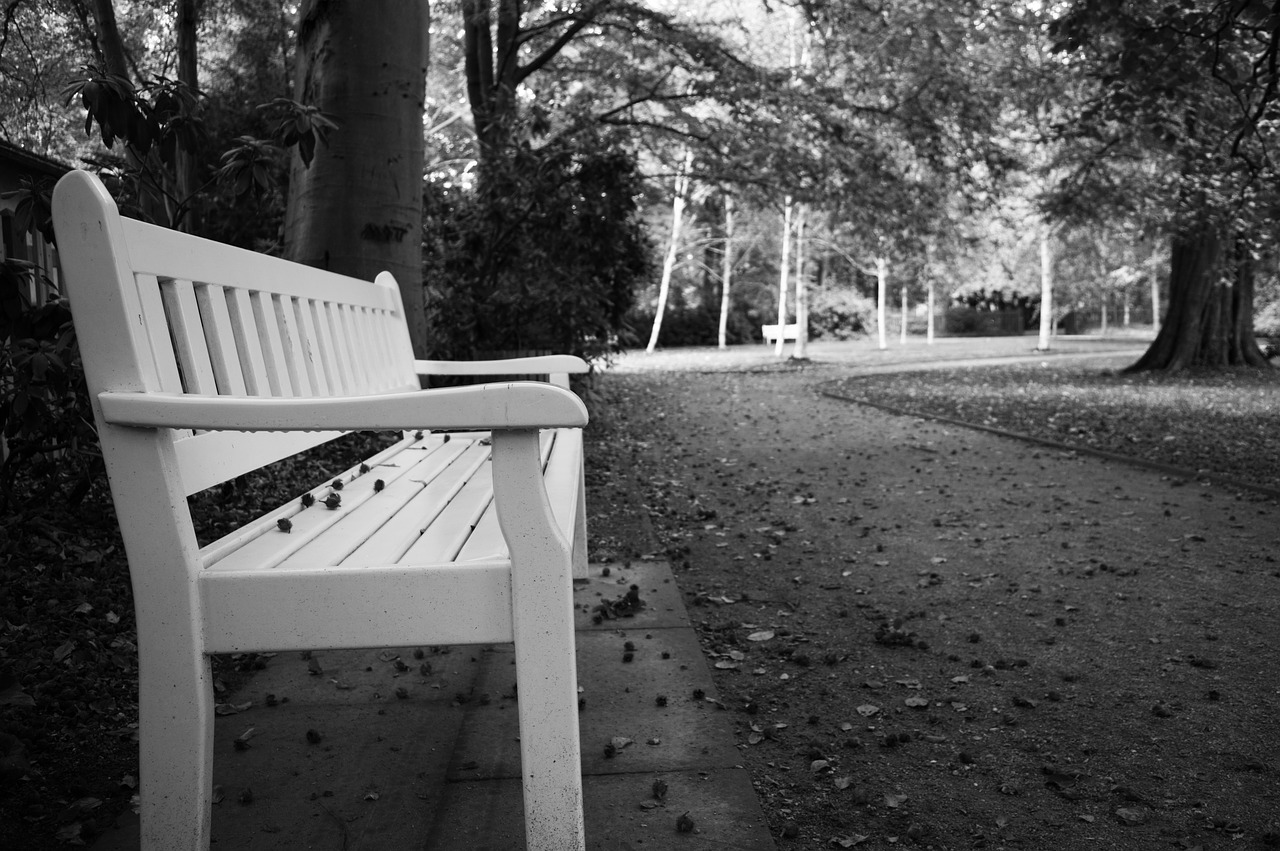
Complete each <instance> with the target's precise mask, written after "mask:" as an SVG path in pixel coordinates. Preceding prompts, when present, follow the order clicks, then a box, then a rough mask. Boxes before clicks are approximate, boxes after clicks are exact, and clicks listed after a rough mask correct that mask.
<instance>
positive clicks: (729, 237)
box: [719, 195, 733, 349]
mask: <svg viewBox="0 0 1280 851" xmlns="http://www.w3.org/2000/svg"><path fill="white" fill-rule="evenodd" d="M732 275H733V196H731V195H726V196H724V260H723V265H722V266H721V272H720V337H719V342H720V348H722V349H723V348H726V347H727V346H728V336H729V280H730V278H731V277H732Z"/></svg>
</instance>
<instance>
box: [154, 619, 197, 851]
mask: <svg viewBox="0 0 1280 851" xmlns="http://www.w3.org/2000/svg"><path fill="white" fill-rule="evenodd" d="M140 630H141V628H140ZM165 643H166V642H163V641H155V640H153V641H151V642H150V644H151V645H152V646H150V647H146V646H143V640H142V638H141V637H140V638H139V650H140V653H139V659H140V671H139V687H138V739H139V751H140V753H139V760H140V771H139V774H140V777H139V785H140V787H141V797H142V851H179V849H181V851H206V849H208V847H209V826H210V820H211V818H212V814H211V806H212V804H213V676H212V672H211V670H210V666H209V658H208V657H207V656H205V655H203V654H202V653H200V652H199V651H198V649H196V648H194V647H192V646H191V645H190V644H188V645H187V646H186V647H175V646H174V642H173V641H169V642H167V644H168V645H169V646H163V645H164V644H165Z"/></svg>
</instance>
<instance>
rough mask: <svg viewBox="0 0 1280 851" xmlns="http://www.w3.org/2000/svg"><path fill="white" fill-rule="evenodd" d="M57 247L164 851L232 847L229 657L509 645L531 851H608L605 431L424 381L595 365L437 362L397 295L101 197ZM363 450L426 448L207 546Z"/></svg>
mask: <svg viewBox="0 0 1280 851" xmlns="http://www.w3.org/2000/svg"><path fill="white" fill-rule="evenodd" d="M54 224H55V228H56V231H57V235H58V247H59V254H60V257H61V262H62V267H63V272H64V277H65V280H66V287H67V289H68V295H69V299H70V303H71V308H72V316H73V319H74V321H75V324H76V332H77V337H78V340H79V345H80V349H81V354H82V358H83V362H84V365H85V373H86V378H87V382H88V386H89V392H90V398H91V399H92V401H93V406H94V417H95V421H96V423H97V427H98V433H99V439H100V442H101V445H102V451H103V457H104V460H105V462H106V467H107V474H108V478H109V480H110V484H111V491H112V498H113V502H114V504H115V507H116V513H117V517H118V520H119V523H120V528H121V533H122V536H123V538H124V543H125V549H126V553H127V556H128V560H129V571H130V577H131V580H132V585H133V590H134V602H135V609H136V615H137V624H138V653H139V679H140V681H139V740H140V761H141V776H140V790H141V800H142V809H141V812H142V846H143V848H144V849H149V850H150V849H198V851H204V849H207V848H208V846H209V841H210V806H211V804H212V744H213V720H214V715H213V688H212V677H211V673H210V663H209V656H210V654H213V653H224V652H240V651H266V650H288V649H324V648H361V647H382V646H405V645H412V644H448V643H457V644H466V643H487V642H507V641H511V642H514V644H515V654H516V679H517V689H518V694H519V713H520V725H521V757H522V772H523V775H524V803H525V827H526V838H527V843H528V847H529V848H531V849H557V851H560V849H574V848H583V847H584V844H585V842H584V836H583V828H582V783H581V767H580V747H579V742H578V729H577V682H576V672H575V658H574V641H573V601H572V576H573V574H574V572H575V570H576V571H577V572H579V573H582V572H583V571H585V563H586V548H585V547H586V545H585V507H584V503H583V480H582V433H581V428H582V427H583V426H584V425H585V424H586V421H587V416H586V409H585V408H584V407H583V405H582V403H581V401H580V400H579V399H578V398H577V397H576V396H575V395H573V394H572V393H570V392H569V391H568V390H567V389H565V387H566V386H567V379H566V378H565V377H564V376H560V377H558V378H555V379H554V381H555V383H554V384H553V383H535V382H517V383H496V384H485V385H479V386H474V387H459V388H444V389H435V390H420V389H419V387H420V383H419V377H418V373H419V370H421V371H423V372H427V373H435V374H441V373H442V372H443V373H450V374H457V373H456V372H455V371H458V372H461V371H462V370H466V371H467V374H481V375H484V374H488V375H494V374H511V373H520V374H528V373H547V374H555V373H567V372H577V371H584V370H585V368H586V366H585V364H583V363H582V361H580V360H579V359H577V358H569V357H564V356H550V357H542V358H533V359H527V360H519V361H515V362H511V361H495V362H489V363H479V364H471V365H470V366H469V367H462V366H459V365H457V364H454V363H452V362H440V361H435V362H432V361H415V359H414V358H413V354H412V350H411V347H410V344H409V336H408V331H407V326H406V323H405V318H404V309H403V306H402V303H401V300H400V296H399V290H398V288H397V286H396V283H395V281H394V280H393V279H392V278H391V277H390V276H389V275H386V274H384V275H381V276H379V277H378V279H377V280H376V281H374V282H368V281H360V280H356V279H352V278H347V277H343V276H339V275H335V274H332V273H329V272H325V271H322V270H317V269H312V268H309V267H304V266H299V265H296V264H293V263H288V262H286V261H284V260H280V259H278V258H272V257H267V256H264V255H259V254H255V253H253V252H249V251H243V250H240V249H236V248H232V247H230V246H225V245H221V244H218V243H214V242H210V241H208V240H203V239H198V238H196V237H192V236H190V235H186V234H180V233H177V232H174V231H170V230H166V229H163V228H158V227H154V226H151V225H147V224H143V223H140V222H134V221H131V220H128V219H124V218H122V217H121V216H120V215H119V212H118V210H117V209H116V206H115V204H114V202H113V201H112V200H111V198H110V197H109V196H108V195H107V193H106V191H105V189H104V188H103V186H102V184H101V183H100V182H99V181H98V180H97V179H96V178H94V177H92V176H91V175H88V174H86V173H84V172H73V173H71V174H69V175H67V176H66V177H64V178H63V179H62V181H61V182H60V183H59V185H58V187H57V189H56V191H55V193H54ZM557 384H558V385H560V386H556V385H557ZM357 429H360V430H364V429H369V430H385V431H400V432H403V433H404V435H405V436H404V438H403V439H402V440H400V441H399V442H397V443H396V444H395V445H393V446H391V447H390V448H388V449H386V450H385V451H383V452H380V453H379V454H377V455H375V456H374V457H373V458H370V459H367V460H366V462H365V463H364V464H363V465H361V466H359V467H355V468H353V469H351V470H348V471H346V472H344V473H342V474H340V475H339V476H336V477H335V478H336V479H337V480H338V481H339V482H340V484H341V487H340V488H339V487H338V486H336V485H335V484H334V479H326V480H325V481H323V482H320V483H318V484H317V487H315V488H314V489H312V490H311V491H310V492H309V496H310V499H309V500H307V501H308V502H309V503H310V504H309V505H305V506H304V504H303V500H302V498H301V495H298V498H295V499H292V500H290V501H289V502H288V503H287V504H285V505H283V506H281V507H279V508H278V509H276V510H275V511H272V512H269V513H267V514H265V515H264V516H262V517H261V518H259V519H257V520H255V521H252V522H250V523H248V524H246V525H245V526H243V527H242V528H240V529H238V530H236V531H234V532H232V533H231V534H229V535H227V536H226V537H224V538H222V539H221V540H219V541H215V542H213V543H212V544H209V545H208V546H206V547H204V548H201V547H200V546H198V544H197V542H196V538H195V533H194V526H193V523H192V518H191V515H190V512H189V508H188V501H187V497H188V496H189V495H191V494H193V493H196V492H199V491H201V490H204V489H206V488H208V487H212V486H214V485H216V484H218V483H220V482H223V481H227V480H228V479H231V478H234V477H236V476H239V475H242V474H244V473H247V472H250V471H252V470H256V469H258V468H260V467H263V466H265V465H268V464H271V463H273V462H275V461H278V460H280V459H282V458H284V457H287V456H290V455H293V454H296V453H298V452H300V451H303V450H305V449H307V448H310V447H313V446H315V445H317V444H319V443H321V442H323V441H325V440H329V439H332V438H334V437H336V436H339V435H341V434H343V433H345V432H347V431H350V430H357ZM281 521H284V522H281Z"/></svg>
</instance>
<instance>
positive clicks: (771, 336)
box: [760, 322, 800, 343]
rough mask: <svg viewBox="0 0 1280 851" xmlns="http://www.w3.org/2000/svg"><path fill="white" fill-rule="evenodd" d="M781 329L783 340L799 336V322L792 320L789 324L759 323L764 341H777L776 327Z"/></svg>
mask: <svg viewBox="0 0 1280 851" xmlns="http://www.w3.org/2000/svg"><path fill="white" fill-rule="evenodd" d="M779 328H781V329H782V339H783V340H795V339H797V338H798V337H799V336H800V326H799V324H797V323H795V322H792V323H791V324H789V325H761V326H760V333H761V334H762V335H764V341H765V342H766V343H776V342H778V329H779Z"/></svg>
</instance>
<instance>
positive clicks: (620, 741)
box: [609, 736, 635, 751]
mask: <svg viewBox="0 0 1280 851" xmlns="http://www.w3.org/2000/svg"><path fill="white" fill-rule="evenodd" d="M609 741H610V742H611V743H612V744H613V749H614V750H617V751H620V750H622V749H623V748H625V747H626V746H627V745H633V744H635V739H628V738H627V737H626V736H614V737H613V738H612V739H610V740H609Z"/></svg>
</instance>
